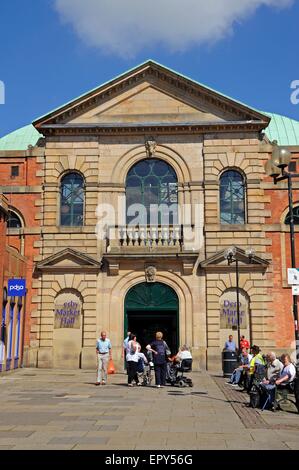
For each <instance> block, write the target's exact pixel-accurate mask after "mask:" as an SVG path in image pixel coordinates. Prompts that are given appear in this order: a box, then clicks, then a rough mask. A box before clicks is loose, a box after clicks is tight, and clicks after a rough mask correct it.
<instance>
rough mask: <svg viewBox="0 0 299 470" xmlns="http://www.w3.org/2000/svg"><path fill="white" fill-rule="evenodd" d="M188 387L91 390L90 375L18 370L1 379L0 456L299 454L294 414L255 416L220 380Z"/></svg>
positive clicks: (116, 385)
mask: <svg viewBox="0 0 299 470" xmlns="http://www.w3.org/2000/svg"><path fill="white" fill-rule="evenodd" d="M192 377H193V381H194V387H193V388H183V389H181V388H176V387H170V386H169V387H165V388H161V389H157V388H154V387H134V388H129V387H127V386H126V376H125V375H124V374H118V375H113V376H110V377H109V384H108V385H106V386H101V387H95V385H94V381H95V373H94V372H92V371H83V370H79V371H78V370H76V371H65V370H56V371H53V370H36V369H21V370H18V371H15V372H13V373H9V374H6V375H2V376H0V393H1V402H2V407H1V413H0V450H6V449H7V450H9V449H33V450H37V449H41V450H44V449H49V450H50V449H53V450H54V449H57V450H60V449H61V450H71V449H72V450H84V449H86V450H87V449H104V450H112V449H113V450H114V449H119V450H124V449H126V450H133V449H136V450H142V449H152V450H155V449H156V450H161V449H165V450H167V449H172V450H175V449H182V450H183V449H190V450H192V449H219V450H223V449H257V450H260V449H271V450H274V449H285V450H287V449H299V415H298V414H292V413H285V412H277V413H272V412H271V411H264V412H261V411H256V410H253V409H251V408H248V407H247V406H246V402H248V397H247V395H246V393H243V392H241V391H239V390H236V389H233V388H231V387H230V386H228V385H225V383H224V382H225V380H224V379H223V378H222V377H221V376H220V374H218V375H217V374H208V373H206V372H194V373H193V374H192Z"/></svg>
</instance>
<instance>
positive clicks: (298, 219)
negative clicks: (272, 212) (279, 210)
mask: <svg viewBox="0 0 299 470" xmlns="http://www.w3.org/2000/svg"><path fill="white" fill-rule="evenodd" d="M293 213H294V224H295V225H299V206H297V207H294V209H293ZM290 221H291V216H290V213H288V215H287V216H286V218H285V221H284V223H285V224H287V225H290Z"/></svg>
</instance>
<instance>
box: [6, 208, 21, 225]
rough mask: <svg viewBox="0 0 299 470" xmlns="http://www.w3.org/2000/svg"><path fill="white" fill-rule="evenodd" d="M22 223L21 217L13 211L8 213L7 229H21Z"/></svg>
mask: <svg viewBox="0 0 299 470" xmlns="http://www.w3.org/2000/svg"><path fill="white" fill-rule="evenodd" d="M21 227H22V222H21V219H20V217H19V216H17V214H15V213H14V212H12V211H9V212H8V221H7V228H21Z"/></svg>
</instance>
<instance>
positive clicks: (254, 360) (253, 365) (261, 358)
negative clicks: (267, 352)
mask: <svg viewBox="0 0 299 470" xmlns="http://www.w3.org/2000/svg"><path fill="white" fill-rule="evenodd" d="M257 359H259V361H260V362H261V364H263V366H264V365H265V361H264V359H263V356H262V355H261V354H260V353H259V354H257V355H256V356H254V357H253V358H252V359H251V361H250V369H249V374H250V375H253V374H254V369H255V362H256V361H257Z"/></svg>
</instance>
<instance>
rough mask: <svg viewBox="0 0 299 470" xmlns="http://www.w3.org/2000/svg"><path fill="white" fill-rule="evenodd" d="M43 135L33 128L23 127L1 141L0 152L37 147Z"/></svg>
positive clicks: (30, 126) (31, 126)
mask: <svg viewBox="0 0 299 470" xmlns="http://www.w3.org/2000/svg"><path fill="white" fill-rule="evenodd" d="M40 137H42V135H41V134H40V133H39V132H38V131H37V130H36V129H35V127H33V125H32V124H30V125H29V126H25V127H21V128H20V129H17V130H16V131H14V132H11V133H10V134H8V135H6V136H4V137H2V138H1V139H0V150H27V148H28V145H33V146H34V145H35V144H36V143H37V141H38V140H39V139H40Z"/></svg>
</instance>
